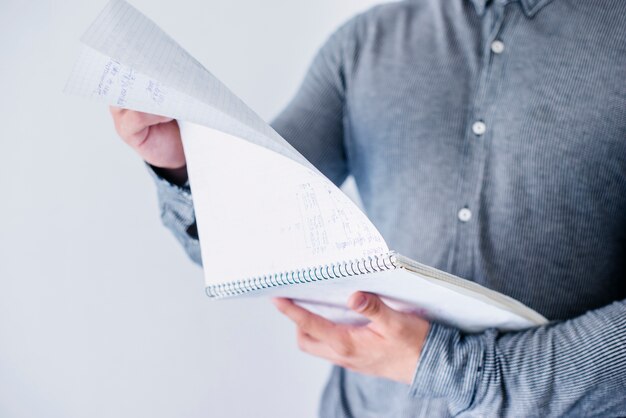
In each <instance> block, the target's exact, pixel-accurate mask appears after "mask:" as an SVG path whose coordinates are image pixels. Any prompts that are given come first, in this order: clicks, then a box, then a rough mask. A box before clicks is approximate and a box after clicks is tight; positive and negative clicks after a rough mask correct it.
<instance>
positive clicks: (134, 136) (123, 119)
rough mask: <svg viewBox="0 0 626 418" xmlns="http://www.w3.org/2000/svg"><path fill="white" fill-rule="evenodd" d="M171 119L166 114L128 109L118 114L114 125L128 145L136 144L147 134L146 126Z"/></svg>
mask: <svg viewBox="0 0 626 418" xmlns="http://www.w3.org/2000/svg"><path fill="white" fill-rule="evenodd" d="M172 120H173V119H172V118H170V117H167V116H159V115H152V114H150V113H143V112H135V111H128V112H123V113H121V114H120V116H119V117H118V121H117V125H116V127H117V130H118V133H119V134H120V136H121V137H122V138H123V139H124V140H125V141H126V142H128V143H129V144H130V145H134V146H138V145H140V144H141V142H143V141H144V140H145V139H146V137H147V136H148V133H149V129H148V128H150V127H151V126H154V125H158V124H159V123H166V122H170V121H172Z"/></svg>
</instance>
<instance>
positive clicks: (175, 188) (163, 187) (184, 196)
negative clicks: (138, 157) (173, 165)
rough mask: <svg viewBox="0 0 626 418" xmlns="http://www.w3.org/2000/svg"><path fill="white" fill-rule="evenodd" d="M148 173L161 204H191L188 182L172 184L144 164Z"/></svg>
mask: <svg viewBox="0 0 626 418" xmlns="http://www.w3.org/2000/svg"><path fill="white" fill-rule="evenodd" d="M146 167H147V168H148V172H149V173H150V176H151V177H152V179H153V180H154V182H155V184H156V186H157V193H158V196H159V200H160V201H161V202H172V203H180V204H183V205H189V204H193V201H192V198H191V188H190V187H189V180H187V181H186V182H185V183H184V184H183V185H177V184H174V183H172V182H170V181H168V180H167V179H165V178H163V177H161V176H160V175H159V174H158V171H157V170H155V168H154V167H153V166H151V165H150V164H148V163H146Z"/></svg>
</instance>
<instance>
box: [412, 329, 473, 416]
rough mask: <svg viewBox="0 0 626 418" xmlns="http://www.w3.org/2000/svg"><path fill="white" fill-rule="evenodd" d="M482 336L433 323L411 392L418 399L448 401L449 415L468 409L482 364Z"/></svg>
mask: <svg viewBox="0 0 626 418" xmlns="http://www.w3.org/2000/svg"><path fill="white" fill-rule="evenodd" d="M483 352H484V349H483V343H482V337H481V334H474V335H465V334H463V333H461V331H459V330H458V329H454V328H449V327H446V326H444V325H441V324H437V323H431V325H430V330H429V332H428V335H427V337H426V341H425V343H424V347H423V348H422V353H421V355H420V360H419V363H418V365H417V369H416V370H415V375H414V377H413V382H412V383H411V386H410V389H409V393H410V395H411V396H414V397H417V398H445V399H446V400H447V402H448V405H449V406H450V409H451V410H450V412H452V413H453V414H457V413H459V412H461V411H463V410H466V409H468V408H469V407H470V406H471V404H472V401H473V400H474V396H475V393H476V388H477V387H478V381H479V377H480V374H481V370H482V364H483Z"/></svg>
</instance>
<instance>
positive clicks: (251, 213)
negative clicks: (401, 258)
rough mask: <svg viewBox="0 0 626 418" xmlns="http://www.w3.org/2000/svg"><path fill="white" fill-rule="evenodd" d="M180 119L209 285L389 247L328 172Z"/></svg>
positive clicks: (327, 261)
mask: <svg viewBox="0 0 626 418" xmlns="http://www.w3.org/2000/svg"><path fill="white" fill-rule="evenodd" d="M179 124H180V127H181V134H182V137H183V144H184V147H185V155H186V156H187V168H188V171H189V177H190V184H191V189H192V194H193V200H194V207H195V209H196V213H197V223H198V233H199V236H200V243H201V251H202V261H203V265H204V270H205V276H206V282H207V285H211V284H218V283H225V282H228V281H233V280H242V279H247V278H252V277H257V276H260V275H265V274H269V273H276V272H285V271H293V270H297V269H302V268H305V267H314V266H319V265H327V264H331V263H336V262H339V261H343V260H352V259H361V258H364V257H368V256H372V255H377V254H381V253H385V252H388V251H389V249H388V248H387V245H386V244H385V241H384V240H383V238H382V236H381V235H380V233H379V232H378V231H377V230H376V228H375V227H374V226H373V225H372V224H371V222H370V221H369V219H367V217H366V216H365V215H364V214H363V212H361V210H360V209H359V208H358V207H357V206H356V205H355V204H354V203H353V202H352V201H351V200H350V199H349V198H348V197H347V196H346V195H345V194H344V193H343V192H342V191H341V190H339V189H338V188H337V187H336V186H335V185H334V184H333V183H331V182H330V181H329V180H328V179H327V178H325V177H323V176H321V175H320V174H318V173H317V172H315V171H312V170H310V169H308V168H307V167H304V166H303V165H301V164H299V163H297V162H295V161H293V160H291V159H289V158H286V157H285V156H283V155H281V154H278V153H275V152H273V151H270V150H268V149H266V148H263V147H260V146H258V145H255V144H252V143H250V142H248V141H245V140H242V139H240V138H236V137H234V136H232V135H229V134H226V133H224V132H220V131H217V130H214V129H211V128H207V127H204V126H201V125H197V124H191V123H188V122H179Z"/></svg>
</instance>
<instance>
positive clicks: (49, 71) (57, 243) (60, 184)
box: [0, 0, 373, 418]
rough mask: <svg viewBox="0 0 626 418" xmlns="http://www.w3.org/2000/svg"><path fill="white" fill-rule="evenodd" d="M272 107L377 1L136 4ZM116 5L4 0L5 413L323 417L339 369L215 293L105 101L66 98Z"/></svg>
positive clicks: (0, 285)
mask: <svg viewBox="0 0 626 418" xmlns="http://www.w3.org/2000/svg"><path fill="white" fill-rule="evenodd" d="M132 4H133V5H134V6H136V7H137V8H139V10H141V11H142V12H144V13H145V14H146V15H148V16H149V17H150V18H152V19H153V20H154V21H156V23H157V24H159V25H160V26H161V27H162V28H163V29H164V30H165V31H166V32H167V33H169V34H170V35H171V36H172V37H174V38H175V39H176V40H177V41H178V42H179V43H180V44H181V45H182V46H183V47H184V48H185V49H187V50H188V51H189V52H190V53H191V54H192V55H194V56H195V57H196V58H197V59H198V60H199V61H200V62H202V63H203V64H204V65H205V66H206V67H207V68H208V69H210V70H211V71H212V72H213V73H214V74H215V75H216V76H217V77H219V78H220V79H222V80H223V81H224V82H225V83H226V85H228V86H229V87H230V88H231V89H232V90H233V91H234V92H235V93H236V94H238V95H239V96H241V97H242V98H243V99H244V101H245V102H246V103H248V104H249V105H250V106H251V107H252V108H253V109H255V110H256V111H257V112H258V113H260V114H261V116H263V117H264V118H266V119H271V117H272V116H274V115H275V114H276V113H277V112H278V111H279V110H280V108H281V107H282V106H284V105H285V104H286V103H287V101H288V100H289V98H290V97H291V96H292V95H293V93H294V92H295V90H296V88H297V86H298V84H299V82H300V81H301V79H302V77H303V75H304V72H305V70H306V68H307V66H308V64H309V63H310V60H311V59H312V57H313V54H314V53H315V50H316V49H317V48H318V47H319V46H320V45H321V43H322V42H323V41H324V39H326V37H327V36H328V35H329V34H330V33H331V32H332V30H333V29H334V28H336V27H337V26H338V25H339V24H340V23H341V22H343V21H344V20H346V19H347V18H348V17H350V16H351V15H353V14H354V13H356V12H357V11H360V10H363V9H365V8H367V7H369V6H370V5H371V4H373V1H371V0H341V1H336V0H316V1H293V0H291V1H288V0H282V1H281V0H265V1H253V0H245V1H244V0H228V1H218V0H207V1H197V0H196V1H192V0H176V1H169V2H168V1H163V0H161V1H148V0H133V1H132ZM103 6H104V1H89V2H85V1H76V0H72V1H62V2H61V1H52V0H47V1H45V0H42V1H23V0H21V1H18V0H0V52H1V54H2V58H1V59H0V96H1V100H0V118H1V119H0V122H1V127H2V131H1V132H2V133H1V136H0V138H1V139H0V141H1V142H0V145H1V152H0V417H3V418H4V417H11V418H13V417H49V418H53V417H313V416H315V415H316V410H317V405H318V399H319V396H320V393H321V390H322V388H323V384H324V382H325V379H326V377H327V374H328V371H329V366H328V365H327V364H326V363H324V362H323V361H321V360H316V359H313V358H311V357H308V356H306V355H304V354H302V353H300V352H299V351H298V349H297V348H296V344H295V336H294V332H293V328H292V326H291V324H290V323H288V322H287V321H286V320H285V319H284V318H282V317H281V316H279V314H278V313H276V312H275V310H274V308H273V306H271V304H270V303H269V301H267V300H246V301H221V302H212V301H210V300H209V299H208V298H207V297H206V296H205V295H204V292H203V279H202V272H201V270H200V269H199V268H198V267H196V266H194V265H193V264H192V263H191V262H190V261H189V260H188V259H187V258H186V255H185V254H184V252H183V250H182V249H181V248H180V247H179V246H178V244H177V243H176V242H175V240H174V238H173V237H172V236H171V235H170V234H169V232H168V231H167V230H165V229H164V228H163V227H162V226H161V224H160V220H159V214H158V209H157V204H156V196H155V193H154V185H153V184H152V181H151V179H150V178H149V176H148V174H147V173H146V170H145V168H144V166H143V164H142V162H141V161H140V159H139V158H138V157H137V156H136V155H134V154H133V153H132V152H131V150H130V149H128V148H127V147H126V146H125V145H124V144H123V143H122V142H121V140H119V139H118V138H117V136H116V134H115V132H114V130H113V126H112V123H111V121H110V117H109V114H108V111H107V109H106V107H103V106H102V105H100V104H97V103H93V102H88V101H85V100H83V99H79V98H75V97H68V96H65V95H63V94H62V93H61V90H62V88H63V85H64V83H65V80H66V78H67V76H68V75H69V72H70V69H71V67H72V64H73V61H74V58H75V57H76V55H77V52H78V50H79V41H78V40H79V38H80V35H81V34H82V32H83V31H84V30H85V29H86V27H87V26H88V25H89V23H90V22H91V21H92V20H93V19H94V18H95V17H96V15H97V14H98V12H99V11H100V10H101V9H102V7H103Z"/></svg>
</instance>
